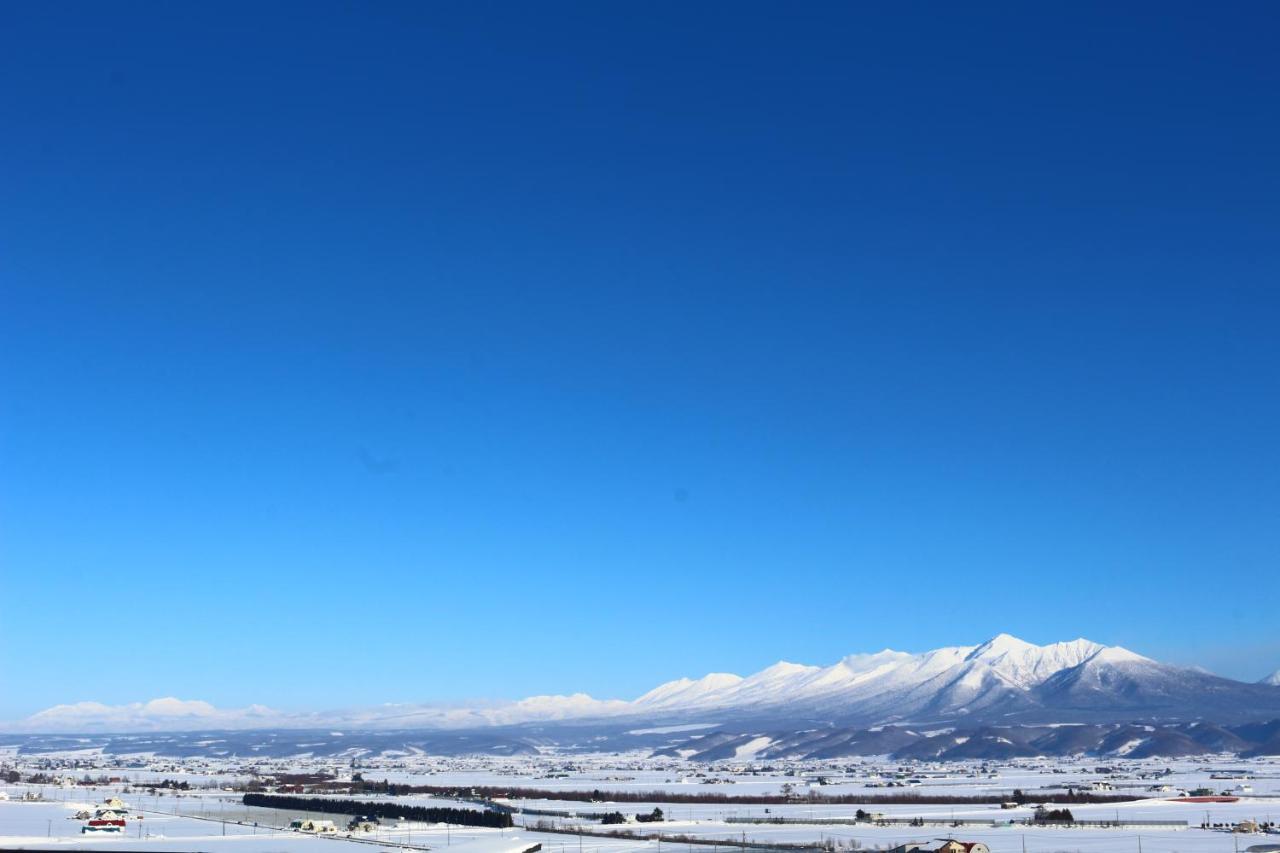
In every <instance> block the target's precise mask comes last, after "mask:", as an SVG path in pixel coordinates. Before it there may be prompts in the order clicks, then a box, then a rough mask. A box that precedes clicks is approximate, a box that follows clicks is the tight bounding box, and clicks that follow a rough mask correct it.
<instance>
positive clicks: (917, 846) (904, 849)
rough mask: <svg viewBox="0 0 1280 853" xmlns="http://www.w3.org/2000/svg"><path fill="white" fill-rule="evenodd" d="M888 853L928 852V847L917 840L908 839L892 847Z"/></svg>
mask: <svg viewBox="0 0 1280 853" xmlns="http://www.w3.org/2000/svg"><path fill="white" fill-rule="evenodd" d="M889 853H929V847H928V846H926V845H924V844H921V843H920V842H918V841H908V842H907V843H906V844H899V845H898V846H897V847H894V848H892V849H891V850H890V851H889Z"/></svg>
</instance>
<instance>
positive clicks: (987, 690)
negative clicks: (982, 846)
mask: <svg viewBox="0 0 1280 853" xmlns="http://www.w3.org/2000/svg"><path fill="white" fill-rule="evenodd" d="M1278 675H1280V674H1278ZM1272 678H1273V679H1276V677H1275V676H1273V677H1272ZM1276 680H1280V679H1276ZM1274 716H1280V685H1277V684H1275V683H1268V681H1267V679H1264V680H1263V681H1262V682H1258V683H1254V684H1248V683H1245V682H1240V681H1234V680H1231V679H1227V678H1222V677H1220V676H1217V675H1213V674H1212V673H1207V672H1204V671H1203V670H1198V669H1195V668H1188V667H1176V666H1171V665H1168V664H1162V663H1159V662H1157V661H1154V660H1152V659H1150V658H1147V657H1144V656H1142V655H1140V654H1137V653H1136V652H1132V651H1130V650H1128V649H1125V648H1123V647H1121V646H1106V645H1102V644H1100V643H1096V642H1093V641H1091V640H1087V639H1084V638H1079V639H1075V640H1068V641H1063V642H1056V643H1049V644H1046V645H1043V646H1039V645H1036V644H1034V643H1029V642H1026V641H1025V640H1021V639H1018V638H1017V637H1014V636H1012V635H1010V634H1004V633H1001V634H997V635H995V636H994V637H991V638H990V639H988V640H986V641H985V642H982V643H979V644H976V645H972V646H947V647H943V648H939V649H932V650H930V651H925V652H919V653H911V652H899V651H895V650H893V649H884V650H882V651H879V652H873V653H861V654H851V655H847V656H845V657H843V658H841V659H840V660H838V661H836V662H835V663H833V664H831V665H829V666H815V665H809V664H798V663H792V662H788V661H779V662H778V663H775V664H773V665H771V666H768V667H765V668H764V669H762V670H760V671H759V672H756V673H753V674H751V675H748V676H745V677H743V676H739V675H736V674H733V673H724V672H713V673H709V674H707V675H704V676H702V677H700V678H689V677H683V678H678V679H674V680H671V681H667V682H664V683H662V684H659V685H657V686H655V687H654V688H652V689H651V690H649V691H647V692H645V693H643V694H642V695H640V696H639V697H637V698H636V699H633V700H621V699H603V700H602V699H596V698H594V697H592V696H590V695H588V694H585V693H575V694H571V695H539V696H531V697H528V698H525V699H521V700H519V701H514V702H504V703H472V704H469V705H467V704H463V705H432V704H401V705H382V706H376V707H372V708H353V709H342V710H337V711H328V712H318V713H317V712H302V713H298V712H281V711H275V710H273V709H271V708H266V707H263V706H260V705H254V706H250V707H249V708H245V709H219V708H216V707H214V706H213V705H211V704H209V703H207V702H202V701H199V700H179V699H174V698H164V699H156V700H152V701H150V702H146V703H141V702H139V703H132V704H129V705H123V706H109V705H104V704H101V703H96V702H80V703H75V704H69V705H58V706H54V707H52V708H48V709H45V710H43V711H40V712H38V713H36V714H33V715H32V716H30V717H28V718H27V719H25V720H22V721H18V722H16V723H11V724H8V725H0V731H10V732H46V733H47V732H60V733H73V732H94V731H97V732H106V731H113V732H126V731H130V730H136V731H181V730H190V729H193V728H224V729H237V730H247V729H253V728H270V727H290V728H308V727H325V726H333V727H338V726H351V727H360V728H364V729H384V730H390V729H409V728H417V729H462V728H483V727H488V726H503V725H519V724H526V723H545V724H552V723H567V722H583V721H592V720H598V721H609V720H629V719H630V720H636V721H645V720H649V721H659V722H662V723H664V724H669V723H683V722H704V723H705V722H708V721H710V722H716V723H719V722H723V721H725V720H729V721H742V720H748V719H749V720H758V721H772V722H777V723H784V724H785V723H789V722H794V721H808V722H814V723H818V724H831V725H846V726H848V725H856V726H868V727H869V726H876V725H887V724H897V723H903V722H910V721H917V720H922V721H932V722H934V723H946V722H955V721H966V722H968V723H975V722H980V721H989V722H997V721H1000V722H1006V723H1008V722H1017V723H1049V722H1091V723H1096V722H1118V721H1121V720H1132V719H1161V720H1171V721H1174V720H1182V721H1190V720H1196V719H1202V718H1203V719H1213V720H1215V721H1216V722H1247V721H1252V720H1261V719H1265V718H1270V717H1274Z"/></svg>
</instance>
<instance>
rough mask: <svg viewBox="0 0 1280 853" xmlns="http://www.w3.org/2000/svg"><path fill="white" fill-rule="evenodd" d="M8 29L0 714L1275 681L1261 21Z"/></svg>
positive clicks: (611, 20)
mask: <svg viewBox="0 0 1280 853" xmlns="http://www.w3.org/2000/svg"><path fill="white" fill-rule="evenodd" d="M3 16H4V22H3V26H2V27H0V72H2V75H3V76H2V82H0V115H3V116H4V119H3V132H2V133H0V169H2V170H3V172H2V174H0V196H2V198H3V204H2V205H0V277H2V288H3V291H2V296H3V309H2V310H0V401H2V405H3V410H2V414H0V561H2V562H0V573H2V574H0V581H2V585H0V719H3V718H6V717H14V716H18V715H22V714H26V713H29V712H31V711H34V710H37V709H38V708H41V707H44V706H47V705H49V704H52V703H55V702H63V701H75V700H82V699H93V700H100V701H106V702H123V701H131V700H140V699H147V698H151V697H153V696H162V695H177V696H180V697H184V698H201V699H207V700H209V701H212V702H214V703H216V704H219V705H241V704H246V703H249V702H262V703H265V704H268V705H272V706H276V707H281V708H326V707H333V706H341V705H349V704H360V703H376V702H382V701H411V700H429V699H460V698H466V697H519V696H522V695H526V694H530V693H536V692H564V691H574V690H585V691H588V692H590V693H592V694H594V695H597V696H622V697H630V696H632V695H635V694H637V693H639V692H641V691H642V690H645V689H647V688H648V687H650V686H652V685H653V684H655V683H656V682H658V681H661V680H665V679H668V678H672V677H676V676H679V675H684V674H689V675H697V674H701V673H704V672H707V671H710V670H732V671H738V672H748V671H752V670H755V669H759V668H761V667H763V666H765V665H767V664H769V663H772V662H773V661H775V660H777V659H779V658H786V659H792V660H799V661H803V662H810V663H828V662H831V661H834V660H835V659H837V658H839V657H840V656H842V655H844V654H846V653H850V652H855V651H866V650H874V649H879V648H882V647H884V646H892V647H895V648H902V649H906V650H921V649H926V648H931V647H935V646H939V645H946V644H959V643H974V642H979V641H981V640H982V639H984V638H985V637H987V636H989V635H991V634H994V633H996V632H998V631H1009V632H1012V633H1014V634H1017V635H1020V636H1022V637H1024V638H1026V639H1029V640H1033V641H1039V642H1044V641H1050V640H1056V639H1069V638H1074V637H1076V636H1079V635H1082V634H1083V635H1085V636H1088V637H1090V638H1093V639H1096V640H1099V641H1103V642H1109V643H1120V644H1123V645H1126V646H1129V647H1131V648H1134V649H1136V650H1138V651H1141V652H1144V653H1146V654H1150V655H1153V656H1157V657H1160V658H1162V659H1166V660H1172V661H1176V662H1180V663H1198V664H1204V665H1207V666H1210V667H1211V668H1214V669H1215V670H1217V671H1220V672H1223V673H1225V674H1230V675H1234V676H1237V677H1242V678H1248V679H1256V678H1258V677H1260V676H1262V675H1264V674H1265V673H1266V672H1268V671H1270V670H1273V669H1275V668H1276V667H1280V640H1277V633H1276V629H1275V601H1276V599H1277V594H1280V580H1278V579H1280V566H1278V565H1277V563H1278V555H1280V438H1278V436H1280V370H1278V368H1280V157H1278V156H1277V152H1280V117H1278V110H1277V100H1276V94H1277V92H1280V61H1278V60H1277V57H1276V53H1275V34H1276V32H1277V23H1280V20H1278V19H1280V11H1277V7H1276V6H1275V4H1272V3H1232V4H1227V5H1226V6H1225V8H1224V7H1222V6H1221V5H1220V4H1207V3H1192V4H1185V3H1170V2H1160V3H1152V4H1147V5H1144V4H1140V3H1133V4H1113V3H1106V4H1082V3H1056V4H1039V3H1036V4H1027V3H1008V4H993V3H976V4H972V3H970V4H955V3H931V4H929V3H921V4H897V3H880V4H872V3H841V4H831V5H825V4H783V3H776V4H772V5H762V4H754V3H740V2H733V3H692V4H690V3H658V4H649V3H630V4H626V3H605V4H599V3H591V4H587V3H584V4H580V5H560V4H548V3H538V4H532V3H519V4H509V5H502V4H488V3H453V4H443V3H435V4H426V3H413V4H395V3H381V4H357V3H340V4H326V3H296V4H261V3H253V4H245V5H240V6H236V5H233V4H193V3H180V4H175V3H155V4H149V5H137V4H124V3H111V4H106V3H71V4H50V3H28V4H25V5H23V4H9V5H7V6H6V8H5V10H4V13H3ZM315 671H320V672H323V673H325V674H327V675H328V676H331V677H325V678H310V677H299V675H298V674H299V673H300V672H306V673H311V672H315ZM357 671H358V672H361V673H362V676H361V677H360V678H358V679H357V680H356V681H355V682H354V684H355V685H356V686H355V687H353V686H352V682H349V681H347V680H346V679H344V678H343V676H344V675H345V674H350V673H353V672H357Z"/></svg>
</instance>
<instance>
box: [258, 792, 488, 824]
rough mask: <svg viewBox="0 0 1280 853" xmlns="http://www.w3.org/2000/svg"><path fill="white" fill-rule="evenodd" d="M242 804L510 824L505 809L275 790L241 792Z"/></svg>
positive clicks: (426, 820)
mask: <svg viewBox="0 0 1280 853" xmlns="http://www.w3.org/2000/svg"><path fill="white" fill-rule="evenodd" d="M244 804H245V805H246V806H258V807H259V808H265V809H293V810H295V811H303V812H323V813H324V814H342V815H373V816H374V817H379V818H387V819H389V820H396V819H399V820H412V821H418V822H419V823H452V824H457V825H460V826H485V827H489V828H491V829H505V828H507V827H509V826H512V825H513V823H512V820H511V815H509V814H506V813H505V812H496V811H479V810H478V809H451V808H443V807H439V806H408V805H404V804H401V803H378V802H367V801H364V800H333V799H329V798H328V797H282V796H279V795H277V794H245V795H244Z"/></svg>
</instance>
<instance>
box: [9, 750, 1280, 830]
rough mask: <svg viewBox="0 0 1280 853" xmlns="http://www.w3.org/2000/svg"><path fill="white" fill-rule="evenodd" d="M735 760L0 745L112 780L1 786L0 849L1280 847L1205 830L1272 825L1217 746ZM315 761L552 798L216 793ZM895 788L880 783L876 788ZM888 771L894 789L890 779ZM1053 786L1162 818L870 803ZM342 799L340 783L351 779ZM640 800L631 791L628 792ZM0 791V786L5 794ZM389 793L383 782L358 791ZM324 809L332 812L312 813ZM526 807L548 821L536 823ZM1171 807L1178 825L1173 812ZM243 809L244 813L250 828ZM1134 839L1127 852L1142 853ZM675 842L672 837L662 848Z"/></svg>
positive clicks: (1264, 790)
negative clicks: (336, 804) (358, 755)
mask: <svg viewBox="0 0 1280 853" xmlns="http://www.w3.org/2000/svg"><path fill="white" fill-rule="evenodd" d="M742 753H743V754H741V755H739V756H738V757H736V758H735V759H732V760H728V761H724V762H719V763H716V764H712V765H707V764H694V763H691V762H685V761H682V760H679V759H674V758H654V757H652V756H649V755H647V754H641V753H635V754H625V755H544V756H519V757H512V758H495V757H475V758H442V757H432V756H425V755H413V756H405V755H389V756H379V757H376V758H365V759H360V761H359V762H358V764H356V765H355V766H353V763H352V761H351V760H350V759H346V760H338V759H317V758H309V757H298V758H293V759H269V760H268V759H264V760H245V759H227V760H226V761H216V760H210V759H208V758H199V759H177V758H161V757H140V756H129V757H120V756H105V755H102V754H100V753H95V752H93V751H77V752H75V753H65V754H42V755H37V756H31V755H17V754H15V753H12V752H11V753H8V754H0V764H2V765H4V766H5V767H6V768H12V769H14V770H16V772H18V773H19V774H20V775H21V776H23V777H24V778H30V775H31V774H32V773H42V774H45V778H58V779H63V780H65V779H67V778H68V777H71V778H72V779H75V780H83V779H84V778H85V777H88V778H90V779H99V778H115V779H116V780H118V781H115V782H112V783H109V784H98V785H94V786H89V785H84V784H76V785H72V784H71V783H70V782H66V783H64V784H62V785H53V784H29V783H22V784H14V785H0V849H15V848H22V849H59V850H71V849H77V850H80V849H82V850H99V849H101V850H107V851H110V850H118V851H135V850H144V851H156V853H196V851H208V853H231V851H240V853H256V851H284V853H310V851H315V853H322V851H324V850H330V849H334V847H335V845H339V846H341V847H342V848H344V849H351V850H355V849H356V848H357V847H359V848H360V849H362V850H365V851H371V850H374V849H384V850H387V849H400V848H412V849H423V848H426V849H431V850H442V849H443V850H446V851H448V853H455V851H453V848H454V847H457V848H458V850H457V851H456V853H521V851H524V850H527V849H528V848H529V847H531V846H532V845H534V844H542V845H543V850H544V853H574V850H575V849H579V850H581V853H592V851H596V853H638V851H641V850H643V851H647V853H660V851H659V847H660V846H661V847H662V848H664V849H668V850H670V848H672V847H673V846H675V847H680V848H683V850H682V851H681V853H703V851H706V850H717V849H718V850H720V851H722V853H723V851H724V849H725V848H724V847H722V846H720V845H721V844H723V845H725V846H728V844H729V843H730V842H738V843H741V842H743V841H746V842H754V843H759V844H797V845H818V844H822V843H826V844H831V843H834V844H835V846H836V847H837V848H839V849H858V848H860V849H884V848H888V847H892V846H894V845H897V844H900V843H903V842H907V841H916V842H923V843H928V844H931V845H932V846H935V847H936V846H937V844H938V842H937V841H936V839H939V838H944V837H949V836H953V837H957V838H960V839H963V840H965V841H982V842H985V843H986V844H987V845H989V846H990V848H991V850H992V853H1022V851H1023V850H1024V849H1025V850H1026V851H1027V853H1071V851H1076V853H1237V851H1247V849H1248V848H1249V847H1252V846H1255V845H1265V844H1280V835H1277V834H1264V833H1256V834H1254V833H1249V834H1241V833H1232V832H1229V831H1227V830H1226V829H1224V828H1217V829H1213V828H1211V829H1204V828H1202V827H1201V824H1202V823H1209V824H1225V825H1232V826H1234V825H1237V824H1240V823H1242V822H1244V821H1257V822H1258V823H1261V824H1267V823H1272V822H1280V759H1275V758H1270V759H1261V758H1259V759H1250V760H1241V759H1238V758H1233V757H1229V756H1221V757H1218V758H1196V759H1177V760H1161V759H1149V760H1115V759H1108V760H1103V759H1083V758H1081V759H1019V760H1015V761H1004V762H999V761H985V762H983V761H972V762H955V763H949V764H944V763H929V762H911V763H903V762H897V761H890V760H888V759H874V758H872V759H841V760H832V761H825V762H824V761H806V762H782V761H759V760H754V759H753V758H752V751H751V750H743V751H742ZM286 773H293V774H316V773H323V774H326V775H327V776H329V777H330V778H333V779H335V780H339V781H341V780H343V779H346V780H350V779H351V778H352V775H353V774H354V773H360V774H361V775H362V777H363V778H364V779H366V780H370V781H373V780H378V781H381V780H383V779H387V780H389V781H392V782H396V783H408V784H416V785H433V786H439V787H446V788H455V787H456V788H458V789H461V790H462V791H463V792H466V791H469V789H471V788H480V787H486V788H499V789H502V788H507V789H514V788H526V789H537V790H540V791H546V792H549V793H548V794H547V795H544V796H539V797H537V798H535V799H527V800H526V799H515V798H507V799H505V800H503V801H502V802H503V803H504V804H505V805H509V806H512V807H515V808H517V809H537V810H543V811H552V812H560V813H562V814H559V815H553V816H541V815H533V814H528V815H523V814H517V815H516V822H517V824H524V825H523V826H522V825H518V826H517V827H515V828H514V829H507V830H494V829H476V828H464V827H456V826H455V827H446V826H443V825H428V824H405V823H403V822H396V821H384V822H383V825H382V826H381V827H380V828H379V829H378V830H377V831H375V832H372V833H353V834H352V835H351V836H350V837H348V836H347V834H346V833H345V832H341V833H338V834H337V835H336V836H326V837H317V836H311V835H306V834H302V833H297V832H288V831H283V830H282V827H285V826H287V825H288V822H289V821H290V820H292V819H294V818H298V817H304V816H306V815H303V814H302V813H299V812H293V811H289V810H275V809H258V808H247V807H245V806H244V805H243V804H242V801H241V794H240V793H239V792H238V791H228V790H224V788H227V787H234V786H237V785H238V784H241V783H243V782H246V781H248V780H250V779H255V778H256V779H259V780H261V779H269V778H271V777H276V776H279V775H280V774H286ZM163 779H170V780H175V781H180V782H183V783H186V784H187V785H188V786H190V790H187V791H182V792H178V793H175V792H168V793H161V792H158V793H157V794H154V795H153V794H151V793H149V792H148V791H147V789H146V787H145V786H146V784H148V783H152V784H154V783H156V782H157V781H159V780H163ZM891 784H892V785H894V786H895V787H887V786H888V785H891ZM897 786H901V787H897ZM1068 787H1071V788H1075V789H1077V790H1079V789H1085V790H1088V789H1092V788H1103V789H1106V788H1109V789H1110V790H1102V791H1099V793H1115V794H1126V795H1131V796H1138V797H1141V798H1142V799H1138V800H1136V801H1133V802H1124V803H1116V804H1087V805H1086V804H1082V805H1071V806H1070V808H1071V811H1072V813H1073V814H1074V816H1075V818H1076V819H1077V820H1084V821H1120V822H1123V823H1128V822H1132V821H1152V822H1160V823H1162V824H1164V825H1163V826H1151V827H1139V826H1121V827H1118V828H1117V827H1106V828H1070V829H1064V828H1044V827H1035V826H1026V825H1020V824H1010V823H1009V822H1010V821H1020V820H1025V819H1026V818H1028V817H1030V816H1031V814H1032V809H1031V806H1030V805H1026V806H1021V807H1018V808H1001V806H1000V805H999V804H994V803H993V804H958V805H954V806H952V805H929V804H919V803H898V804H882V803H877V802H875V800H876V798H879V797H885V796H903V795H907V796H910V795H921V796H977V795H981V796H988V797H998V798H1001V799H1005V798H1010V797H1012V794H1013V791H1014V790H1020V791H1022V792H1023V794H1024V796H1025V798H1026V800H1027V801H1028V802H1030V803H1034V802H1036V801H1038V800H1039V799H1041V798H1045V799H1047V798H1048V797H1049V796H1050V795H1051V794H1053V793H1054V792H1063V791H1065V790H1066V789H1067V788H1068ZM1205 788H1207V789H1210V790H1211V791H1213V792H1214V793H1215V794H1218V793H1233V794H1235V795H1236V798H1235V799H1234V801H1232V802H1208V803H1205V802H1189V801H1186V800H1185V799H1184V800H1182V801H1178V800H1176V799H1175V798H1176V793H1177V792H1178V791H1190V790H1195V789H1205ZM597 790H598V791H600V792H601V795H600V801H598V802H583V801H581V800H576V799H562V798H557V797H556V795H555V793H554V792H569V791H597ZM615 792H616V793H618V794H626V795H628V801H625V802H616V803H615V802H609V795H610V794H611V793H615ZM114 793H118V794H119V796H121V797H123V798H124V799H125V800H126V801H127V802H128V804H129V806H130V807H131V810H132V812H131V814H130V815H129V817H128V823H127V826H126V831H125V832H124V833H123V834H122V835H121V836H116V837H107V838H103V837H96V836H95V837H86V836H84V835H82V834H81V833H80V826H81V823H82V821H79V820H76V819H74V814H75V812H76V811H77V810H80V809H86V808H92V807H93V806H94V804H100V803H101V802H102V801H103V800H104V798H106V797H107V796H109V795H112V794H114ZM782 793H788V794H790V795H791V797H792V801H790V802H786V803H770V804H765V803H755V804H753V803H742V802H714V801H705V800H704V801H701V802H679V801H678V800H680V799H685V798H688V797H699V796H709V797H717V796H719V797H729V798H742V797H746V798H752V797H762V796H777V795H779V794H782ZM811 794H812V795H813V796H816V797H831V796H850V797H853V798H855V800H857V802H853V803H849V804H839V805H837V804H832V803H825V802H821V801H817V802H809V798H810V795H811ZM28 795H30V796H36V795H38V796H40V797H43V798H44V801H42V802H22V801H21V798H22V797H24V796H28ZM340 796H342V797H343V798H355V797H353V796H352V795H350V794H343V795H340ZM637 796H638V797H639V798H641V799H643V800H644V801H643V802H640V801H636V802H632V801H630V800H629V798H630V797H637ZM6 797H7V799H5V798H6ZM371 799H375V800H377V801H379V802H387V801H388V800H389V799H390V798H388V797H387V796H385V795H382V796H376V797H372V798H371ZM394 802H397V803H402V804H404V805H406V806H408V805H427V806H455V807H458V806H461V807H468V808H474V807H476V806H475V805H474V804H472V803H467V802H459V801H455V800H450V799H448V798H445V797H441V796H429V795H425V794H418V795H411V796H402V797H397V798H395V800H394ZM655 808H659V809H661V810H662V811H663V812H664V814H665V816H666V818H667V819H666V820H665V821H663V822H661V823H646V824H636V823H628V824H625V825H622V826H621V827H616V828H619V829H622V830H624V831H630V832H635V833H637V834H644V835H648V834H654V833H661V835H662V840H661V841H659V840H658V839H657V838H652V839H647V838H602V837H597V836H594V835H586V834H583V835H579V834H578V832H577V831H578V830H580V829H581V830H583V831H584V832H590V833H598V832H601V831H605V830H609V829H614V828H615V827H603V826H601V825H600V824H599V823H597V822H596V821H595V820H593V819H591V818H590V815H594V814H598V813H601V812H613V811H618V812H622V813H623V814H624V815H627V816H633V815H635V814H638V813H648V812H650V811H652V810H653V809H655ZM859 808H861V809H864V810H865V811H868V812H874V813H878V814H882V815H884V816H885V817H886V818H894V819H906V818H917V819H920V820H922V821H924V825H923V826H908V825H905V824H902V823H896V824H894V823H886V824H883V825H877V824H876V823H868V822H862V823H857V824H852V823H848V824H831V823H821V822H820V821H824V820H826V821H829V820H846V821H852V819H853V818H854V815H855V812H857V811H858V809H859ZM314 816H316V817H327V818H329V819H333V820H334V822H335V823H337V824H339V825H340V826H342V825H344V824H345V819H344V818H343V817H342V816H339V815H323V816H322V815H314ZM765 818H767V819H775V818H786V819H788V820H789V821H796V822H789V823H786V824H771V823H759V822H742V821H743V820H744V819H747V820H752V821H758V820H761V819H765ZM540 821H546V822H549V823H550V825H552V826H553V827H554V828H555V829H556V830H557V831H555V832H539V831H535V829H534V825H535V824H537V823H538V822H540ZM959 821H986V822H989V823H988V824H987V825H985V826H979V825H958V826H957V825H952V823H953V822H959ZM1181 821H1185V822H1186V824H1187V828H1185V829H1179V828H1174V827H1173V826H1171V825H1170V824H1176V823H1177V822H1181ZM255 824H256V825H255ZM677 836H680V837H688V838H692V839H703V840H707V841H712V842H714V846H712V847H702V846H691V845H690V844H689V843H688V842H687V841H680V840H676V837H677ZM1139 844H1140V845H1141V850H1140V851H1139ZM671 853H676V851H671Z"/></svg>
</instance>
